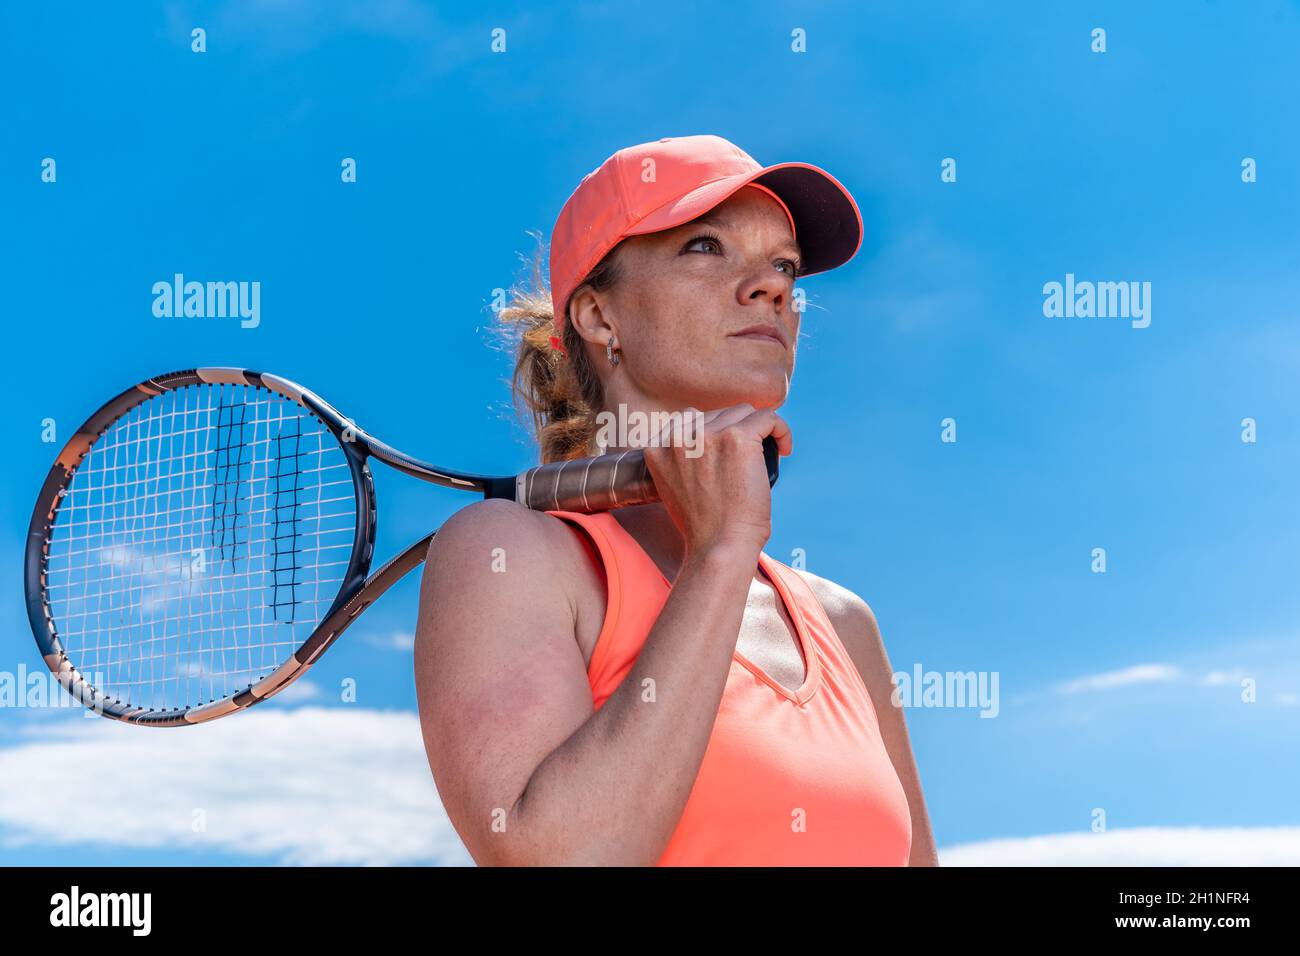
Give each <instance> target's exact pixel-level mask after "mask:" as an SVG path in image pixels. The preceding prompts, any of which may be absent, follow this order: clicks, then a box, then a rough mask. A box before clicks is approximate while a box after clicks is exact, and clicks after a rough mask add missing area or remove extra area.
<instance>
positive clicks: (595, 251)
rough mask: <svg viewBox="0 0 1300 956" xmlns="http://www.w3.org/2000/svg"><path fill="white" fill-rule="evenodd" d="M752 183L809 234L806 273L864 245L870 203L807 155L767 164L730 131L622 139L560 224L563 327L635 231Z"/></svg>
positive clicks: (554, 243)
mask: <svg viewBox="0 0 1300 956" xmlns="http://www.w3.org/2000/svg"><path fill="white" fill-rule="evenodd" d="M750 184H753V185H756V186H758V187H760V188H762V189H763V190H764V192H767V193H769V194H771V195H772V196H774V197H775V198H776V199H777V200H778V201H779V202H780V203H781V204H782V205H783V206H784V207H785V211H786V216H787V217H789V219H790V228H791V230H792V231H793V232H794V237H795V240H796V241H797V242H798V243H799V250H800V253H801V256H800V258H801V259H802V260H803V271H802V272H801V273H800V276H805V275H815V274H816V273H819V272H826V271H827V270H829V269H834V268H835V267H836V266H842V265H844V263H846V262H848V261H849V260H850V259H852V258H853V257H854V255H856V254H857V251H858V248H859V247H860V246H861V245H862V213H860V212H859V211H858V204H857V203H856V202H854V201H853V197H852V196H851V195H849V191H848V190H847V189H845V188H844V187H843V186H841V185H840V184H839V182H838V181H837V180H836V179H835V177H833V176H831V175H830V173H827V172H826V171H825V170H822V169H818V168H817V167H816V166H810V165H808V164H807V163H778V164H777V165H775V166H760V165H759V164H758V162H757V161H755V160H754V158H753V157H751V156H750V155H749V154H748V153H746V152H745V151H744V150H742V149H741V148H740V147H738V146H736V145H734V144H733V143H729V142H728V141H727V140H725V139H723V138H722V137H721V136H679V137H669V138H665V139H661V140H658V141H656V142H653V143H642V144H640V145H639V146H628V147H627V148H626V149H620V150H619V151H618V152H617V153H615V154H614V155H613V156H611V157H609V159H607V160H605V161H604V162H603V163H601V164H600V166H599V167H598V168H596V169H593V170H592V171H591V172H589V173H588V174H587V175H586V176H584V177H583V178H582V182H581V183H579V184H578V188H577V189H575V190H574V191H573V195H572V196H570V197H569V199H568V201H567V202H565V204H564V208H563V209H561V210H560V216H559V218H558V219H557V220H556V222H555V229H554V231H552V233H551V261H550V266H551V302H552V304H553V305H554V308H555V327H556V329H563V328H564V325H565V323H566V322H567V320H568V307H569V297H570V296H571V295H573V292H574V290H575V289H577V288H578V285H579V283H581V282H582V280H583V279H585V278H586V277H587V275H588V273H590V272H591V270H592V269H594V268H595V267H596V264H597V263H598V262H600V260H601V259H602V258H604V257H605V254H606V253H608V252H609V251H610V250H611V249H613V248H614V247H615V246H616V245H618V244H619V242H620V241H622V240H623V239H625V238H627V237H628V236H643V235H646V234H648V233H652V232H660V231H661V230H664V229H672V228H673V227H675V226H680V225H682V224H683V223H687V222H690V221H691V220H692V219H695V218H696V217H698V216H702V215H704V213H706V212H708V211H709V210H710V209H712V208H713V207H714V206H717V205H718V204H719V203H721V202H723V201H725V200H726V199H727V198H729V197H730V196H731V195H732V194H733V193H735V192H737V191H738V190H740V189H741V188H743V187H745V186H748V185H750Z"/></svg>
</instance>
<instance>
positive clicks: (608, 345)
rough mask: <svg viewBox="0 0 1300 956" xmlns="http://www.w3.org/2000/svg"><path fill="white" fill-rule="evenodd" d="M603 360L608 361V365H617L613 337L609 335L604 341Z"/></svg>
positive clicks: (617, 360)
mask: <svg viewBox="0 0 1300 956" xmlns="http://www.w3.org/2000/svg"><path fill="white" fill-rule="evenodd" d="M605 358H607V359H609V364H610V365H617V364H618V362H619V357H618V356H617V355H615V354H614V337H613V336H612V335H611V336H610V337H609V338H608V339H606V340H605Z"/></svg>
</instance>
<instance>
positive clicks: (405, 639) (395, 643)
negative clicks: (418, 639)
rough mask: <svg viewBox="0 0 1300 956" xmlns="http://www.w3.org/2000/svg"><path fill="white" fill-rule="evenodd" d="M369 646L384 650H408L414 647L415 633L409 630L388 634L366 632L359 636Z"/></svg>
mask: <svg viewBox="0 0 1300 956" xmlns="http://www.w3.org/2000/svg"><path fill="white" fill-rule="evenodd" d="M361 639H362V640H363V641H365V642H366V643H367V644H369V645H370V646H371V647H379V648H382V649H383V650H386V651H402V652H410V651H412V650H414V649H415V635H414V634H412V633H411V632H410V631H393V632H391V633H389V634H366V635H365V636H364V637H362V638H361Z"/></svg>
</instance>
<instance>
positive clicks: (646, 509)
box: [610, 502, 686, 582]
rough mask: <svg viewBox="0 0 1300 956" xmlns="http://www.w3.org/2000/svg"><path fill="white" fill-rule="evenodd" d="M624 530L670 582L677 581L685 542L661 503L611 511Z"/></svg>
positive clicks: (683, 555)
mask: <svg viewBox="0 0 1300 956" xmlns="http://www.w3.org/2000/svg"><path fill="white" fill-rule="evenodd" d="M610 514H611V515H613V516H614V520H615V521H617V522H618V523H619V524H620V525H622V526H623V530H624V531H626V532H627V533H628V534H630V535H631V536H632V537H633V538H635V539H636V543H637V544H639V545H641V548H642V550H643V551H645V553H646V554H648V555H649V556H650V560H652V561H653V562H654V563H655V564H656V565H658V567H659V570H660V571H662V572H663V575H664V577H666V578H667V579H668V580H669V581H670V582H672V581H675V580H677V572H678V571H679V570H680V569H681V566H682V561H683V559H684V558H685V556H686V542H685V541H684V540H683V538H682V535H681V532H680V531H678V530H677V525H676V524H675V523H674V522H673V519H672V516H671V515H669V514H668V509H667V508H665V507H664V505H663V504H662V503H661V502H656V503H654V504H649V505H634V506H632V507H630V508H616V509H615V510H613V511H611V512H610Z"/></svg>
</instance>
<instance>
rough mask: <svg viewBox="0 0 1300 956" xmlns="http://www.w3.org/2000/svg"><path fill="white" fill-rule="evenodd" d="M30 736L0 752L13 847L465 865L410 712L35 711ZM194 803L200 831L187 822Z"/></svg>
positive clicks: (0, 810) (5, 824) (4, 817)
mask: <svg viewBox="0 0 1300 956" xmlns="http://www.w3.org/2000/svg"><path fill="white" fill-rule="evenodd" d="M288 690H289V689H286V694H287V693H288ZM306 693H308V694H310V690H308V691H306ZM47 716H48V712H47ZM36 736H37V728H35V727H34V726H30V725H29V726H28V727H27V728H25V729H24V730H23V731H20V733H19V734H18V740H17V741H15V742H13V743H12V744H11V745H10V746H7V747H5V748H3V749H0V831H2V832H3V833H4V834H5V842H6V843H8V844H11V845H12V844H17V843H37V844H48V845H58V846H76V845H79V844H87V843H93V844H97V845H100V846H108V847H115V846H116V847H123V848H139V849H150V848H154V849H167V850H176V849H183V848H191V849H193V850H194V854H195V855H194V861H195V863H202V862H203V860H204V855H205V854H206V853H222V854H248V855H253V856H264V857H269V858H270V860H271V861H272V862H280V863H290V864H307V865H329V864H345V865H358V864H359V865H412V864H436V865H473V860H472V859H471V858H470V856H469V854H468V853H467V852H466V851H465V849H464V847H463V845H462V844H461V842H460V838H459V837H458V836H457V835H456V832H455V830H454V829H453V828H452V826H451V823H450V822H449V821H448V820H447V817H446V814H445V813H444V812H443V809H442V804H441V802H440V801H439V799H438V793H437V790H436V789H435V787H434V783H433V777H432V775H431V774H430V772H429V765H428V762H427V760H426V757H425V753H424V744H423V741H422V739H421V737H420V726H419V721H418V718H417V717H416V715H415V714H414V713H411V712H409V711H380V710H367V709H361V708H354V707H333V708H328V709H326V708H320V707H308V708H299V709H292V708H283V707H278V708H277V707H274V706H272V705H271V704H266V705H263V706H262V707H258V708H255V709H254V710H251V711H249V712H248V713H247V714H239V715H235V716H232V717H227V718H224V719H222V720H217V721H213V722H212V723H209V724H203V725H200V726H196V727H186V728H179V729H161V730H153V729H145V728H140V727H129V726H127V725H125V724H121V723H119V722H117V721H108V720H102V719H96V720H93V721H87V720H82V719H80V718H69V719H66V720H58V721H53V722H48V721H43V722H42V725H41V726H40V728H39V739H33V738H36ZM197 809H201V810H203V811H204V813H205V815H206V825H207V828H206V832H201V833H195V832H193V820H194V812H195V810H197ZM0 856H3V854H0Z"/></svg>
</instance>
